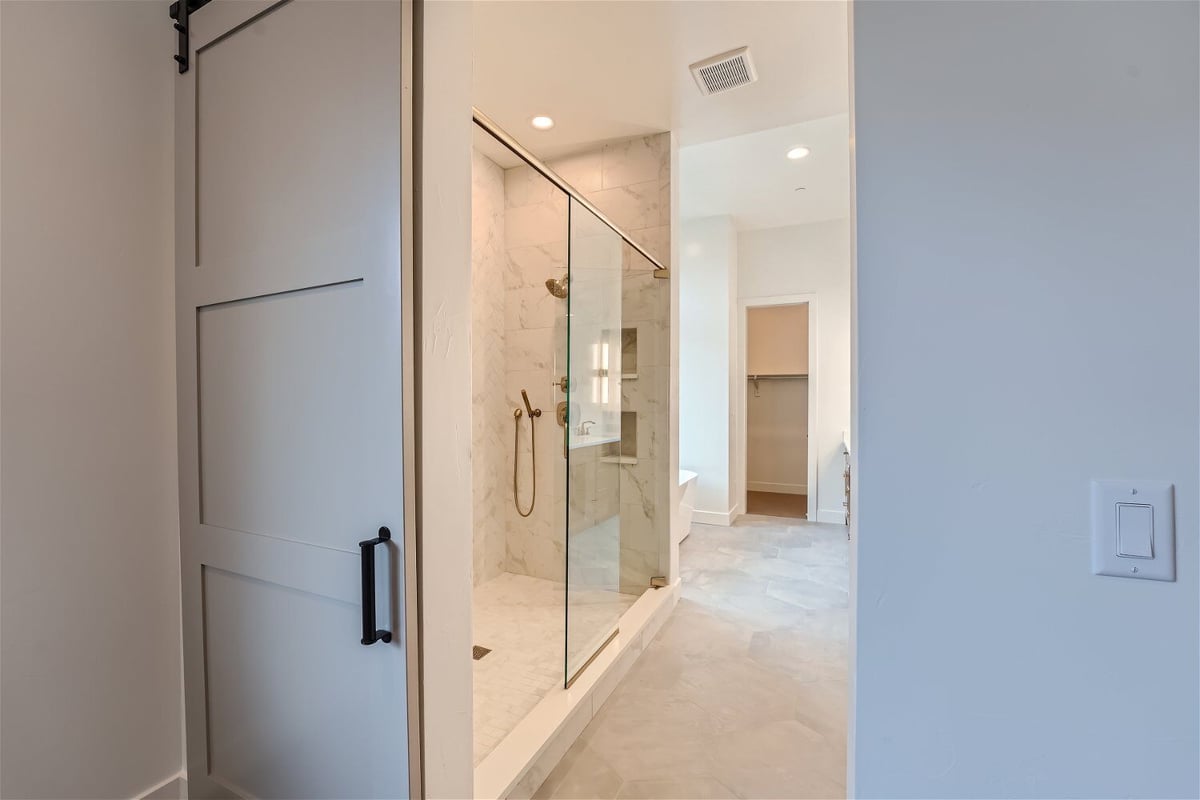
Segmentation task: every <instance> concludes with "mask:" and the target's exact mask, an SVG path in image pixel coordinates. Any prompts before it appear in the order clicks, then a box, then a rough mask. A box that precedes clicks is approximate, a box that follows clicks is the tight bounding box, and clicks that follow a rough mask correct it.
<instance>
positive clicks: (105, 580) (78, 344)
mask: <svg viewBox="0 0 1200 800" xmlns="http://www.w3.org/2000/svg"><path fill="white" fill-rule="evenodd" d="M0 31H2V40H0V53H2V54H3V55H2V61H0V75H2V76H3V78H2V80H3V83H2V85H0V94H2V95H3V104H4V113H3V123H2V127H0V142H2V147H3V149H2V151H0V160H2V163H3V168H2V173H3V179H2V182H0V206H2V208H3V221H4V222H3V224H4V237H3V242H2V245H0V261H2V263H3V275H2V278H0V280H2V281H3V289H4V290H3V300H2V304H0V387H2V388H0V406H2V407H3V416H2V417H0V441H2V446H0V461H2V464H3V466H2V467H0V495H2V497H3V507H2V511H0V528H2V531H3V533H2V536H3V538H2V540H0V564H2V572H0V586H2V587H3V593H2V595H0V631H2V635H3V638H2V639H0V651H2V652H3V658H4V665H3V682H2V683H0V742H2V748H3V749H0V795H3V796H4V797H26V798H39V797H135V796H138V795H140V794H142V793H143V792H145V791H148V790H149V789H151V788H153V787H154V786H155V785H157V784H159V783H162V782H163V781H165V780H167V779H168V778H170V777H172V776H174V775H176V774H178V773H179V771H180V770H181V769H182V766H183V745H182V672H181V663H180V662H181V654H180V647H181V645H180V634H179V629H180V608H179V527H178V515H179V512H178V503H177V497H178V488H177V477H176V474H177V473H176V469H177V467H176V432H175V327H174V283H173V280H174V260H175V254H174V225H175V221H174V177H173V176H174V172H173V170H174V138H173V130H174V129H173V119H174V105H173V94H174V88H173V87H174V83H173V78H174V76H175V74H176V72H175V69H174V64H173V63H172V61H171V56H172V53H173V51H174V47H175V38H174V37H173V36H171V35H170V22H169V20H168V19H167V15H166V6H165V5H163V4H159V3H145V2H138V0H131V1H129V2H124V1H122V0H110V1H109V2H103V3H76V2H54V1H53V0H49V1H47V2H20V1H16V2H13V1H6V2H4V3H0Z"/></svg>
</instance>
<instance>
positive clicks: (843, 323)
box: [735, 219, 850, 523]
mask: <svg viewBox="0 0 1200 800" xmlns="http://www.w3.org/2000/svg"><path fill="white" fill-rule="evenodd" d="M737 257H738V282H737V286H738V288H737V293H738V297H739V298H740V299H741V300H743V301H745V300H748V299H750V298H769V297H779V296H786V295H796V294H809V293H811V294H814V295H815V296H816V302H815V310H814V311H813V312H812V314H811V318H812V319H813V323H814V324H812V325H811V327H810V332H811V334H812V336H813V337H815V340H816V355H815V359H814V361H813V363H811V364H809V369H810V370H811V372H812V376H813V377H812V379H811V380H810V386H811V387H812V389H811V391H812V393H811V395H810V398H809V400H810V402H814V403H815V404H816V412H817V422H816V427H815V429H814V430H812V431H810V432H809V444H810V446H812V447H814V448H815V449H816V479H817V481H816V483H817V487H816V494H815V496H814V494H813V491H812V480H811V476H810V480H809V500H808V502H809V516H810V519H811V518H812V515H813V509H816V520H817V521H819V522H836V523H840V522H841V521H842V520H843V518H844V509H843V506H842V502H843V499H844V497H845V491H844V482H843V480H842V471H843V470H844V469H845V457H844V456H843V455H842V433H843V431H848V430H849V429H850V226H849V221H848V220H844V219H843V220H833V221H830V222H815V223H811V224H808V225H792V226H788V227H785V228H768V229H766V230H757V231H743V232H742V233H741V234H739V235H738V256H737ZM744 414H745V407H744V404H742V405H741V406H740V408H739V410H738V419H737V421H735V426H736V427H737V429H739V430H740V429H741V427H742V426H743V425H744V422H743V420H744V419H745V416H744ZM739 458H740V454H739ZM743 490H744V489H743V487H738V492H739V496H740V492H741V491H743Z"/></svg>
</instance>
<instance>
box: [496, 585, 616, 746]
mask: <svg viewBox="0 0 1200 800" xmlns="http://www.w3.org/2000/svg"><path fill="white" fill-rule="evenodd" d="M565 591H566V589H565V587H564V585H563V584H561V583H556V582H554V581H547V580H542V579H541V578H531V577H529V576H527V575H515V574H513V573H510V572H506V573H503V574H501V575H498V576H496V577H495V578H493V579H492V580H490V581H487V582H485V583H482V584H480V585H479V586H476V587H475V590H474V597H473V600H472V605H473V610H474V625H475V632H474V642H473V643H474V644H475V645H478V646H482V647H487V648H490V649H491V652H490V653H488V654H487V655H486V656H484V657H483V658H482V659H480V660H478V661H476V662H474V679H475V687H474V710H475V731H474V733H475V764H476V765H478V764H479V762H480V761H482V760H483V759H484V758H485V757H486V756H487V755H488V753H490V752H492V750H493V749H494V748H495V747H496V745H497V744H499V743H500V741H501V740H502V739H503V738H504V737H505V736H507V735H508V733H509V732H510V731H511V730H512V729H513V728H515V727H516V726H517V723H518V722H520V721H521V720H522V719H524V718H525V715H526V714H528V713H529V712H530V711H532V710H533V707H534V706H536V705H537V704H538V702H539V701H540V700H541V699H542V698H543V697H545V696H546V694H547V692H549V691H550V690H551V689H552V688H554V687H555V686H562V685H563V682H564V667H563V630H564V615H565V610H564V602H565V598H564V594H565ZM636 599H637V598H636V597H635V596H634V595H631V594H620V593H619V592H609V591H602V590H592V591H588V592H585V593H582V594H581V593H578V592H575V591H572V592H571V601H572V612H571V613H572V620H573V625H574V626H575V627H576V628H577V629H580V630H596V631H597V635H596V638H597V641H596V645H599V644H600V643H601V642H602V641H603V640H604V638H606V636H607V631H605V632H600V629H601V628H603V627H605V624H606V623H607V622H608V621H609V620H616V619H618V618H619V617H620V615H621V614H622V613H624V611H625V610H626V609H627V608H629V607H630V606H632V605H633V603H634V601H635V600H636ZM581 601H582V602H581Z"/></svg>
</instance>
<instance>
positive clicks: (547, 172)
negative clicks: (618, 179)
mask: <svg viewBox="0 0 1200 800" xmlns="http://www.w3.org/2000/svg"><path fill="white" fill-rule="evenodd" d="M471 115H472V117H473V118H474V120H475V124H476V125H478V126H479V127H481V128H483V129H484V130H485V131H487V132H488V133H490V134H491V135H492V138H494V139H495V140H496V141H498V142H500V144H502V145H504V146H505V147H507V148H508V149H509V150H511V151H512V153H513V155H515V156H516V157H517V158H519V159H521V160H522V161H524V162H525V163H526V164H528V165H529V166H531V167H533V169H534V171H535V172H537V173H539V174H540V175H542V177H544V178H546V180H548V181H550V182H551V183H553V184H554V185H555V186H557V187H558V188H559V189H562V190H563V191H564V192H566V193H567V195H568V196H570V197H571V198H572V199H573V200H575V202H577V203H579V204H580V205H581V206H583V207H584V208H586V209H587V210H588V211H590V212H592V213H593V214H595V215H596V217H597V219H599V220H600V221H601V222H603V223H604V224H605V225H607V226H608V227H610V228H612V230H613V233H615V234H617V236H620V237H621V238H622V239H624V240H625V243H626V244H627V245H629V246H630V247H632V248H633V249H634V250H636V251H637V252H638V253H640V254H641V255H642V257H643V258H645V259H646V260H647V261H649V262H650V263H651V264H653V265H654V277H656V278H669V277H671V270H669V269H667V268H666V267H664V266H663V264H662V262H661V261H659V260H658V259H657V258H655V257H654V256H652V255H650V253H648V252H647V251H646V248H644V247H642V246H641V245H640V244H638V243H637V242H635V241H634V240H633V239H631V238H629V236H628V234H626V233H625V231H623V230H621V229H620V228H618V227H617V226H616V224H614V223H613V221H612V220H611V219H609V218H608V217H607V216H606V215H605V214H604V212H603V211H601V210H600V209H598V208H596V206H595V205H594V204H593V203H592V202H591V201H590V200H588V199H587V198H586V197H584V196H583V195H581V194H580V193H579V192H578V191H576V189H575V187H574V186H572V185H571V184H569V183H567V182H566V181H564V180H563V179H562V178H560V177H559V176H558V174H557V173H556V172H555V171H554V170H552V169H550V167H548V166H546V165H545V164H544V163H543V162H542V161H541V160H539V159H538V157H537V156H535V155H534V154H533V153H531V152H529V151H528V150H526V149H525V148H524V147H523V146H522V145H521V143H520V142H518V141H517V140H516V139H514V138H513V137H511V136H509V135H508V133H507V132H506V131H505V130H504V129H503V128H501V127H500V126H499V125H497V124H496V123H495V122H494V121H493V120H492V119H491V117H489V116H488V115H487V114H484V113H483V112H482V111H480V110H479V109H478V108H472V109H471Z"/></svg>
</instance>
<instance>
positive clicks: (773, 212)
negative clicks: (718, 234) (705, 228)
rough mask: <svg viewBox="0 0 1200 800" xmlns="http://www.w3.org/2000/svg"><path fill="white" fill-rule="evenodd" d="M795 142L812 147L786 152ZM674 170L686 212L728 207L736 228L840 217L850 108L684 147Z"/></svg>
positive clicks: (844, 209) (845, 210) (845, 203)
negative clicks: (799, 154) (802, 154)
mask: <svg viewBox="0 0 1200 800" xmlns="http://www.w3.org/2000/svg"><path fill="white" fill-rule="evenodd" d="M797 145H802V146H804V147H807V148H809V149H810V150H811V151H812V152H811V153H810V154H809V155H808V157H807V158H802V159H799V160H797V161H790V160H788V158H787V156H786V153H787V151H788V150H790V149H791V148H792V147H795V146H797ZM679 173H680V177H679V206H680V208H679V212H680V215H681V216H682V217H683V218H685V219H687V218H690V217H715V216H723V215H729V216H732V217H733V224H734V227H736V228H737V229H738V230H752V229H756V228H776V227H779V226H782V225H799V224H803V223H807V222H820V221H822V220H829V219H842V218H843V217H847V216H849V214H850V116H849V114H838V115H836V116H833V117H825V118H824V119H817V120H813V121H811V122H801V123H799V124H796V125H786V126H783V127H780V128H772V129H770V130H766V131H758V132H756V133H748V134H745V135H744V136H735V137H732V138H729V139H720V140H718V141H715V142H706V143H704V144H698V145H693V146H691V147H684V148H681V149H680V151H679ZM801 187H803V188H801Z"/></svg>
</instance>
